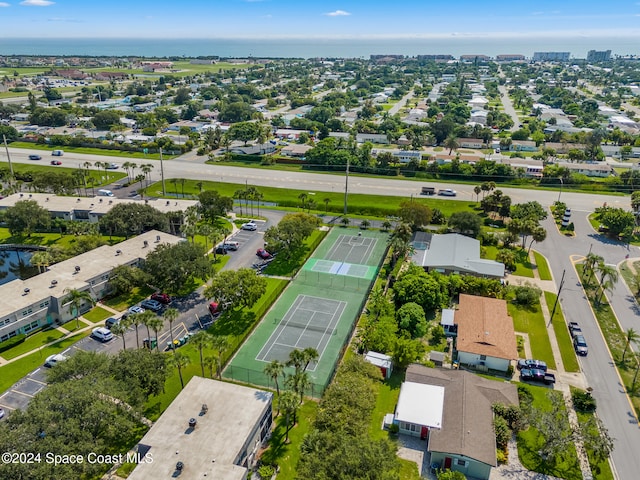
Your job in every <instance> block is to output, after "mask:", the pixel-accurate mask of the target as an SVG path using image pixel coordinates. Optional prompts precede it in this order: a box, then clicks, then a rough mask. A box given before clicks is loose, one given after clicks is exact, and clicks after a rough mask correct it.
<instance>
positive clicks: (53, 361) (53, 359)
mask: <svg viewBox="0 0 640 480" xmlns="http://www.w3.org/2000/svg"><path fill="white" fill-rule="evenodd" d="M67 358H69V357H66V356H65V355H63V354H61V353H56V354H54V355H49V356H48V357H47V359H46V360H45V361H44V366H45V367H47V368H51V367H53V366H55V365H57V364H58V363H60V362H64V361H65V360H66V359H67Z"/></svg>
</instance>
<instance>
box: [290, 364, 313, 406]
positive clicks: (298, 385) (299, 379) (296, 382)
mask: <svg viewBox="0 0 640 480" xmlns="http://www.w3.org/2000/svg"><path fill="white" fill-rule="evenodd" d="M285 383H286V384H287V386H288V387H289V388H291V390H293V391H294V392H296V393H297V394H298V395H299V396H300V402H299V403H300V404H301V405H302V400H303V398H304V392H305V390H306V389H307V388H308V387H309V386H310V385H311V381H310V380H309V374H308V373H307V372H305V371H303V370H300V371H299V372H296V373H294V374H293V375H290V376H289V377H287V380H286V382H285Z"/></svg>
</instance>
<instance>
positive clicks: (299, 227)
mask: <svg viewBox="0 0 640 480" xmlns="http://www.w3.org/2000/svg"><path fill="white" fill-rule="evenodd" d="M319 224H320V219H318V218H317V217H315V216H313V215H309V214H307V213H302V212H300V213H289V214H287V215H285V216H284V217H282V220H280V223H278V225H277V226H274V227H270V228H269V229H268V230H267V231H266V232H265V234H264V240H265V242H267V243H268V244H269V249H270V251H275V252H282V253H283V255H284V256H285V257H286V258H290V257H291V256H292V255H293V253H294V252H295V251H296V250H297V249H299V248H302V247H303V244H304V241H305V239H307V238H308V237H309V236H310V235H311V234H312V233H313V232H314V230H315V229H316V228H317V227H318V226H319Z"/></svg>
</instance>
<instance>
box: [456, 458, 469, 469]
mask: <svg viewBox="0 0 640 480" xmlns="http://www.w3.org/2000/svg"><path fill="white" fill-rule="evenodd" d="M456 465H458V466H459V467H466V466H467V461H466V460H460V459H459V458H456Z"/></svg>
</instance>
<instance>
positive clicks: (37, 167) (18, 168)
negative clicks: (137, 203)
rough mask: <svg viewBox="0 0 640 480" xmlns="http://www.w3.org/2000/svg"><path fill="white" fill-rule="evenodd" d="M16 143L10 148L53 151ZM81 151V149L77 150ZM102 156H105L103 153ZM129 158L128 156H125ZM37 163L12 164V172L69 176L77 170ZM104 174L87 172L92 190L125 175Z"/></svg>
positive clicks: (115, 173)
mask: <svg viewBox="0 0 640 480" xmlns="http://www.w3.org/2000/svg"><path fill="white" fill-rule="evenodd" d="M16 143H17V142H13V143H12V144H11V146H12V147H16V146H17V147H18V148H29V149H30V150H45V149H46V150H54V148H49V147H46V148H38V145H36V144H31V143H26V144H25V145H26V146H24V147H23V146H22V145H20V144H18V145H16ZM32 145H33V146H32ZM65 149H66V150H68V151H72V150H71V148H67V147H65ZM79 150H82V149H79ZM85 150H94V149H85ZM79 153H94V152H93V151H90V152H79ZM96 153H97V152H96ZM103 155H105V154H104V153H103ZM127 156H129V155H127ZM62 158H63V160H62V165H64V157H62ZM42 161H47V159H46V158H43V160H40V162H42ZM40 162H38V161H34V163H14V164H13V170H14V171H15V172H46V173H50V172H53V171H58V172H64V173H67V174H69V175H71V174H72V173H73V172H75V171H76V170H77V169H76V168H66V167H64V166H52V165H49V163H48V162H47V163H40ZM104 175H105V172H104V170H89V176H90V177H91V178H93V179H94V180H95V182H96V183H95V184H94V188H100V187H101V186H103V185H108V184H109V183H112V182H115V181H116V180H120V179H121V178H124V177H126V176H127V175H126V173H123V172H116V171H114V170H108V171H107V176H106V177H104Z"/></svg>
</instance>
